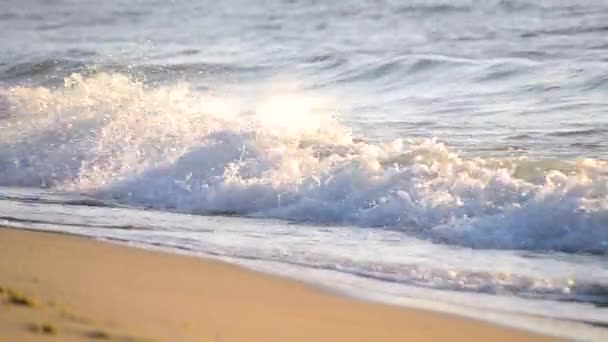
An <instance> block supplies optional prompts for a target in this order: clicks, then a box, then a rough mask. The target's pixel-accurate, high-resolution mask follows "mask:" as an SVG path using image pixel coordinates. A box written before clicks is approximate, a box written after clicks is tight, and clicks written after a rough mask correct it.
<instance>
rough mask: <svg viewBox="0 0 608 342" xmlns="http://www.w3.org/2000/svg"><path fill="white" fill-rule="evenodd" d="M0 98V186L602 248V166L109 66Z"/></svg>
mask: <svg viewBox="0 0 608 342" xmlns="http://www.w3.org/2000/svg"><path fill="white" fill-rule="evenodd" d="M0 96H2V97H1V100H0V101H1V103H2V104H3V105H2V106H3V107H4V108H6V112H5V113H6V114H5V115H4V116H5V118H4V119H2V120H1V121H0V132H1V133H2V134H1V135H0V169H1V170H2V173H0V185H4V186H35V187H37V186H43V187H50V188H53V189H57V190H61V191H69V192H77V193H85V194H88V195H90V196H93V197H96V198H102V199H112V200H114V201H116V202H119V203H123V204H129V205H134V206H145V207H149V208H155V209H161V210H172V211H179V212H187V213H195V214H218V213H219V214H226V213H229V214H236V215H246V216H255V217H271V218H281V219H287V220H295V221H300V222H311V223H315V224H340V225H355V226H361V227H385V228H390V229H394V230H399V231H405V232H407V233H409V234H411V235H414V236H417V237H421V238H424V239H428V240H431V241H436V242H441V243H447V244H453V245H461V246H468V247H473V248H482V249H486V248H492V249H517V250H532V251H562V252H567V253H593V254H600V255H605V254H607V253H608V225H606V222H608V163H607V162H605V161H602V160H596V159H580V160H573V161H559V160H551V159H548V160H538V159H537V160H533V159H526V158H510V159H509V158H503V159H496V158H481V157H471V156H467V155H461V154H458V153H457V152H455V151H453V150H451V149H450V148H448V147H446V146H445V145H443V144H441V143H438V142H435V141H432V140H408V139H407V138H403V139H401V138H400V139H395V140H392V141H384V142H374V141H370V140H369V139H366V138H365V137H354V136H353V135H352V134H351V132H350V130H349V128H348V127H346V126H344V125H342V124H340V118H339V117H336V114H335V113H327V112H326V111H324V110H323V106H324V105H325V103H326V102H327V100H324V99H321V98H318V97H314V96H312V95H310V94H306V93H304V92H299V91H298V90H297V89H293V88H289V87H285V86H284V85H282V84H278V85H276V84H275V85H271V86H269V87H266V89H264V90H263V91H262V92H261V94H259V96H257V97H256V98H255V101H254V104H253V105H251V104H249V103H247V104H242V103H238V101H236V100H235V97H232V98H230V97H226V96H225V97H218V96H214V95H213V94H209V93H201V92H195V91H192V90H190V89H189V88H188V86H187V84H178V85H175V86H159V87H150V86H145V85H144V84H142V83H140V82H137V81H133V80H130V79H129V78H128V77H126V76H123V75H120V74H106V73H98V74H94V75H93V76H90V77H83V76H82V75H79V74H75V75H72V76H71V77H69V78H67V79H66V81H65V86H64V87H60V88H58V89H50V88H44V87H39V88H30V87H11V88H8V89H6V90H5V91H4V92H3V93H2V95H0ZM246 105H251V106H252V107H250V109H249V110H245V111H244V109H243V108H247V107H245V106H246ZM42 146H44V148H41V147H42Z"/></svg>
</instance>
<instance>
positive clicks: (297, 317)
mask: <svg viewBox="0 0 608 342" xmlns="http://www.w3.org/2000/svg"><path fill="white" fill-rule="evenodd" d="M0 251H2V252H0V287H2V289H3V293H2V294H0V295H1V296H4V300H3V301H2V304H0V308H2V309H4V308H6V310H0V322H2V323H0V340H2V339H3V338H4V339H6V338H8V340H15V339H16V340H37V339H46V338H48V337H47V336H44V335H45V334H47V333H45V324H46V325H48V326H50V327H52V329H50V328H48V326H47V327H46V328H48V329H50V330H53V332H52V334H57V335H58V336H61V340H62V341H63V340H65V341H72V340H73V341H80V340H89V339H91V338H96V337H95V336H97V338H99V337H101V338H104V337H108V339H112V340H131V341H140V340H141V341H144V340H153V341H167V340H179V341H200V340H202V341H279V340H281V341H285V340H289V341H338V340H344V341H371V340H374V341H376V340H378V341H380V340H381V341H403V340H415V341H437V340H451V341H471V340H493V341H512V340H517V341H557V340H558V339H557V338H554V337H547V336H542V335H538V334H534V333H531V332H527V331H520V330H515V329H511V328H507V327H502V326H498V325H493V324H490V323H486V322H484V321H480V320H479V321H478V320H474V319H468V318H464V317H459V316H454V315H450V314H444V313H439V312H431V311H425V310H421V309H414V308H407V307H405V308H404V307H394V306H390V305H385V304H379V303H372V302H366V301H361V300H357V299H353V298H349V297H344V296H340V295H339V294H335V293H330V292H329V291H324V290H321V289H318V288H315V287H313V286H311V285H308V284H304V283H301V282H298V281H294V280H290V279H283V278H279V277H276V276H272V275H269V274H266V273H262V272H256V271H252V270H249V269H246V268H243V267H240V266H237V265H233V264H228V263H224V262H221V261H216V260H213V259H205V258H200V257H193V256H184V255H176V254H168V253H162V252H157V251H149V250H145V249H139V248H132V247H128V246H123V245H118V244H111V243H106V242H103V241H97V240H93V239H90V238H86V237H81V236H75V235H71V234H61V233H54V232H41V231H33V230H26V229H16V228H8V227H0ZM8 290H10V291H11V293H12V294H7V291H8ZM15 293H19V294H20V295H21V296H22V297H24V298H30V297H31V298H33V299H32V302H33V303H35V305H32V307H28V306H27V305H19V304H16V303H15V302H14V300H13V299H14V298H12V297H10V296H14V294H15ZM11 298H12V299H11ZM48 329H47V330H48Z"/></svg>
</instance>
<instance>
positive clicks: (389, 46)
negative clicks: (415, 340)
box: [0, 0, 608, 341]
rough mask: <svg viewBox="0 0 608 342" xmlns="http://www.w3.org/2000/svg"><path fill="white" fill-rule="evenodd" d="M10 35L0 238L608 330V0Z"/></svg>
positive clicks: (100, 10)
mask: <svg viewBox="0 0 608 342" xmlns="http://www.w3.org/2000/svg"><path fill="white" fill-rule="evenodd" d="M0 42H2V44H1V48H0V223H2V224H4V225H10V226H15V227H23V228H33V229H41V230H50V231H61V232H69V233H75V234H80V235H85V236H89V237H93V238H98V239H103V240H109V241H113V242H116V243H123V244H127V245H131V246H135V247H141V248H151V249H158V250H163V251H168V252H173V253H185V254H191V255H199V256H205V257H213V258H219V259H221V260H225V261H228V262H233V263H238V264H241V265H243V266H246V267H251V268H254V269H257V270H261V271H264V272H270V273H273V274H278V275H282V276H286V277H291V278H295V279H298V280H302V281H306V282H310V283H312V284H315V285H318V286H322V287H326V288H329V289H332V290H335V291H338V292H341V293H345V294H348V295H353V296H356V297H361V298H364V299H369V300H378V301H383V302H387V303H391V304H397V305H408V306H416V307H423V308H428V309H433V310H440V311H446V312H451V313H455V314H460V315H466V316H471V317H476V318H479V319H484V320H489V321H492V322H496V323H500V324H505V325H510V326H516V327H521V328H525V329H530V330H534V331H539V332H544V333H549V334H554V335H558V336H563V337H566V338H571V339H576V340H597V341H601V340H608V328H607V327H608V57H607V56H608V2H607V1H605V0H584V1H580V0H579V1H575V0H551V1H549V0H534V1H533V0H451V1H448V0H443V1H442V0H417V1H407V2H406V1H392V0H384V1H371V0H369V1H354V0H351V1H340V2H337V1H320V0H319V1H315V0H258V1H244V0H227V1H214V2H211V1H202V0H201V1H195V0H174V1H153V0H146V1H144V0H139V1H135V0H110V1H103V2H99V1H88V0H52V1H42V0H19V1H17V0H6V1H2V2H1V3H0ZM0 253H1V252H0ZM75 257H77V256H75Z"/></svg>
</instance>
